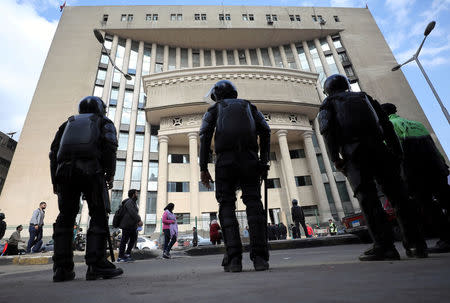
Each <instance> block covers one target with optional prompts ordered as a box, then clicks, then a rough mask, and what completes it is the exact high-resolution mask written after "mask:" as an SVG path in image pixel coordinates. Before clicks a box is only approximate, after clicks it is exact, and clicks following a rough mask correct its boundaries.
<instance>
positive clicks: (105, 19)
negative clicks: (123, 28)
mask: <svg viewBox="0 0 450 303" xmlns="http://www.w3.org/2000/svg"><path fill="white" fill-rule="evenodd" d="M108 17H109V16H108V15H103V23H106V22H108Z"/></svg>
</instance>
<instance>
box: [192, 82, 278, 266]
mask: <svg viewBox="0 0 450 303" xmlns="http://www.w3.org/2000/svg"><path fill="white" fill-rule="evenodd" d="M237 95H238V93H237V90H236V87H235V86H234V85H233V83H231V82H230V81H228V80H221V81H219V82H217V83H216V84H215V85H214V86H213V87H212V89H211V91H210V97H211V100H213V101H214V102H215V104H214V105H212V106H211V107H209V108H208V111H207V112H206V113H205V115H204V116H203V120H202V126H201V128H200V170H201V181H202V183H203V185H205V186H206V187H207V188H210V187H211V186H210V182H211V181H212V178H211V175H210V173H209V171H208V160H209V159H210V151H211V141H212V138H213V136H214V137H215V143H214V148H215V153H216V155H217V158H216V159H217V160H216V165H215V167H216V171H215V176H216V182H215V185H216V199H217V201H218V202H219V220H220V224H221V225H222V233H223V238H224V242H225V247H226V254H225V256H224V259H223V261H222V266H223V267H224V270H225V271H232V272H240V271H242V243H241V237H240V234H239V223H238V221H237V218H236V212H235V210H236V205H235V202H236V190H237V189H238V188H240V189H241V190H242V197H241V198H242V200H243V202H244V204H245V206H246V212H247V220H248V226H249V233H250V259H251V260H252V261H253V265H254V267H255V270H258V271H259V270H267V269H268V268H269V263H268V260H269V250H268V246H267V228H266V224H267V216H266V213H265V210H264V209H263V205H262V202H261V180H264V179H266V178H267V171H268V169H269V167H268V165H267V163H268V162H269V152H270V128H269V126H268V124H267V122H266V120H265V119H264V116H263V115H262V113H261V112H259V111H258V110H257V108H256V106H254V105H253V104H251V103H250V102H249V101H246V100H242V99H237ZM258 137H259V145H258ZM258 151H259V157H258Z"/></svg>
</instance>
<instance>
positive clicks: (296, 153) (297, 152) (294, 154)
mask: <svg viewBox="0 0 450 303" xmlns="http://www.w3.org/2000/svg"><path fill="white" fill-rule="evenodd" d="M289 155H290V156H291V159H299V158H305V150H304V149H293V150H290V151H289Z"/></svg>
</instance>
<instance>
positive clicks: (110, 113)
mask: <svg viewBox="0 0 450 303" xmlns="http://www.w3.org/2000/svg"><path fill="white" fill-rule="evenodd" d="M115 115H116V107H115V106H109V107H108V118H109V119H110V120H112V121H114V117H115Z"/></svg>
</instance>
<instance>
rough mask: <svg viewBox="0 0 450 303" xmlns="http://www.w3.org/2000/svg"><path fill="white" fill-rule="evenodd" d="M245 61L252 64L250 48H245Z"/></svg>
mask: <svg viewBox="0 0 450 303" xmlns="http://www.w3.org/2000/svg"><path fill="white" fill-rule="evenodd" d="M245 62H247V65H252V64H253V63H252V59H251V58H250V50H249V49H248V48H246V49H245ZM253 65H256V64H253Z"/></svg>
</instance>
